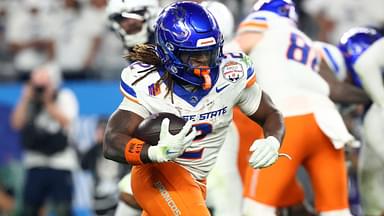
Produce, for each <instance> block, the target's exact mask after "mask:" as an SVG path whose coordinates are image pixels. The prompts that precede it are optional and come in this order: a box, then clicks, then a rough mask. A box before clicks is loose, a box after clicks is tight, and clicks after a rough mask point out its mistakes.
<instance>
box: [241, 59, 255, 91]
mask: <svg viewBox="0 0 384 216" xmlns="http://www.w3.org/2000/svg"><path fill="white" fill-rule="evenodd" d="M243 61H244V63H245V65H246V68H247V69H246V70H247V78H246V85H245V88H249V87H251V86H252V85H253V84H254V83H255V82H256V73H255V68H254V64H253V61H252V59H251V58H250V57H249V56H247V55H245V54H244V57H243Z"/></svg>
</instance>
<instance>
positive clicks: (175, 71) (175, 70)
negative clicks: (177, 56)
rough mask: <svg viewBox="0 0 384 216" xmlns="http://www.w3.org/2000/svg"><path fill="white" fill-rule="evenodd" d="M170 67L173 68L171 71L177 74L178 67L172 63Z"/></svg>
mask: <svg viewBox="0 0 384 216" xmlns="http://www.w3.org/2000/svg"><path fill="white" fill-rule="evenodd" d="M170 69H171V71H170V72H171V73H173V74H177V68H176V67H175V66H174V65H172V66H171V67H170Z"/></svg>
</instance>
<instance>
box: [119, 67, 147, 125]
mask: <svg viewBox="0 0 384 216" xmlns="http://www.w3.org/2000/svg"><path fill="white" fill-rule="evenodd" d="M136 79H138V76H136V73H135V71H133V70H132V69H131V67H127V68H125V69H124V70H123V72H122V73H121V80H120V91H121V93H122V94H123V96H124V99H123V101H122V102H121V103H120V106H119V109H121V110H126V111H131V112H134V113H136V114H138V115H140V116H141V117H143V118H145V117H147V116H149V115H150V112H149V111H148V110H147V109H146V108H145V107H144V106H143V105H142V104H140V100H139V96H138V90H137V89H136V87H135V86H134V85H133V84H132V83H133V82H134V81H135V80H136Z"/></svg>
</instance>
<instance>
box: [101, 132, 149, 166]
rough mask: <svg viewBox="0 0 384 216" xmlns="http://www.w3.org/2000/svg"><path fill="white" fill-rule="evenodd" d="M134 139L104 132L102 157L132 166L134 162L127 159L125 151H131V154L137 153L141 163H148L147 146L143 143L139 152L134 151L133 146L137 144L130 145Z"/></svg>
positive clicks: (124, 135)
mask: <svg viewBox="0 0 384 216" xmlns="http://www.w3.org/2000/svg"><path fill="white" fill-rule="evenodd" d="M134 140H135V139H134V138H132V137H131V136H127V135H126V134H121V133H116V132H111V131H106V134H105V137H104V143H103V152H104V157H105V158H107V159H110V160H113V161H116V162H120V163H127V164H132V165H135V164H134V161H131V160H129V158H127V151H130V150H131V151H132V153H137V154H138V157H139V159H140V160H141V162H143V163H147V162H150V161H149V159H148V148H149V146H150V145H149V144H146V143H143V144H142V148H141V150H140V152H136V151H135V145H137V143H132V141H134Z"/></svg>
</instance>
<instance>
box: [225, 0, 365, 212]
mask: <svg viewBox="0 0 384 216" xmlns="http://www.w3.org/2000/svg"><path fill="white" fill-rule="evenodd" d="M296 22H297V14H296V11H295V5H294V3H293V2H292V1H291V0H260V1H258V2H256V3H255V5H254V8H253V12H251V13H250V14H249V15H248V17H247V18H246V19H245V20H244V21H243V22H242V23H241V24H240V26H239V29H238V32H237V36H236V37H235V40H234V41H233V42H232V43H231V46H230V48H232V49H234V48H236V47H237V48H240V49H241V50H243V51H245V52H246V53H249V54H250V57H251V58H252V59H253V60H254V61H255V71H256V75H257V81H258V83H259V85H260V86H261V87H262V88H263V89H264V90H265V91H266V92H267V93H268V94H270V95H271V98H272V99H273V101H274V103H275V104H276V106H277V107H278V108H279V110H281V111H282V113H283V115H284V120H285V124H286V128H287V133H286V137H285V139H284V144H283V145H282V149H281V151H282V152H285V153H287V154H288V155H290V156H291V157H292V160H291V161H287V160H281V161H278V162H277V163H276V164H275V165H274V166H272V167H270V168H268V169H262V170H254V169H248V172H247V174H246V180H245V186H244V196H245V200H244V214H245V215H263V216H269V215H276V208H281V207H288V206H292V205H296V204H299V203H302V202H303V200H304V193H303V190H302V188H301V187H300V185H299V183H298V181H297V180H296V179H295V175H296V171H297V169H298V168H299V167H300V166H301V165H302V166H304V168H305V169H306V170H307V172H308V174H309V176H310V178H311V181H312V185H313V188H314V191H315V208H316V210H317V212H319V213H320V215H324V216H326V215H337V216H344V215H351V214H350V212H349V209H348V199H347V197H348V196H347V176H346V168H345V164H344V151H343V146H344V145H345V144H347V143H354V142H355V139H354V137H353V136H352V135H351V134H350V133H349V132H348V130H347V128H346V126H345V125H344V122H343V120H342V118H341V116H340V114H339V113H338V111H337V109H336V107H335V104H334V103H333V102H332V101H331V100H330V98H332V99H335V100H340V101H342V102H361V101H367V98H366V95H364V93H363V92H361V91H359V90H358V89H356V88H353V87H352V86H346V88H347V89H345V88H341V87H340V88H335V87H337V85H334V84H336V82H333V81H334V80H335V79H333V81H332V82H331V79H332V76H327V74H325V75H322V74H321V73H323V71H324V72H327V71H326V70H321V71H320V73H319V72H318V71H319V67H320V62H321V56H320V55H319V53H318V52H317V51H316V49H314V48H313V42H312V41H311V40H310V39H309V38H308V37H307V36H306V35H305V34H304V33H302V32H301V31H299V30H298V29H297V26H296ZM328 73H330V72H329V70H328ZM333 78H334V77H333ZM328 79H329V80H328ZM347 90H348V91H347ZM348 92H354V93H353V94H346V93H348ZM347 96H348V97H347ZM240 136H241V131H240ZM251 149H252V148H251Z"/></svg>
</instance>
